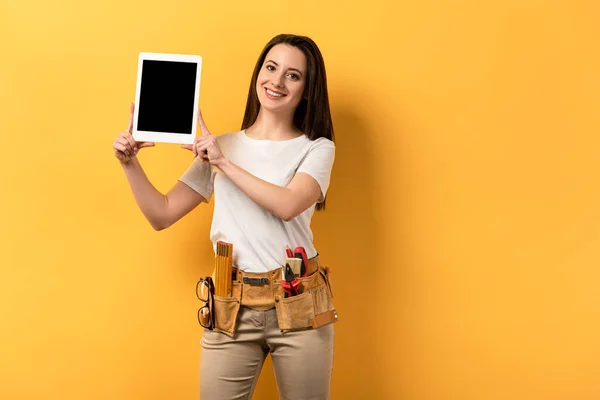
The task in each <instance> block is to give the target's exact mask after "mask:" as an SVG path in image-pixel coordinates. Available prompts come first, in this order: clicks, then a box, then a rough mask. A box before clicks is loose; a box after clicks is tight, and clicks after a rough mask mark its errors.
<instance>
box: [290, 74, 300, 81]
mask: <svg viewBox="0 0 600 400" xmlns="http://www.w3.org/2000/svg"><path fill="white" fill-rule="evenodd" d="M288 76H289V77H290V79H291V80H293V81H297V80H298V79H300V77H299V76H298V75H296V74H289V75H288Z"/></svg>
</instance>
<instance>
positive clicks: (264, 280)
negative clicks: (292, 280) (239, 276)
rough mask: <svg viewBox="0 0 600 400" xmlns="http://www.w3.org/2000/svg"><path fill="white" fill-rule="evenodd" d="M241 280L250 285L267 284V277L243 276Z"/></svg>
mask: <svg viewBox="0 0 600 400" xmlns="http://www.w3.org/2000/svg"><path fill="white" fill-rule="evenodd" d="M243 282H244V283H245V284H246V285H250V286H264V285H268V284H269V278H249V277H247V276H245V277H244V279H243Z"/></svg>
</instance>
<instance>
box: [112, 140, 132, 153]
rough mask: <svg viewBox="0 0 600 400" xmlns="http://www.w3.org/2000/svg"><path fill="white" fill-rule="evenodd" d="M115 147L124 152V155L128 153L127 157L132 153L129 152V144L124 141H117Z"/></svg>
mask: <svg viewBox="0 0 600 400" xmlns="http://www.w3.org/2000/svg"><path fill="white" fill-rule="evenodd" d="M113 148H114V149H115V150H117V151H119V152H121V153H123V154H124V155H126V156H127V157H129V156H130V155H131V153H130V152H129V149H127V146H126V145H124V144H123V143H119V142H118V141H116V142H115V143H114V144H113Z"/></svg>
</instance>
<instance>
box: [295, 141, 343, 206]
mask: <svg viewBox="0 0 600 400" xmlns="http://www.w3.org/2000/svg"><path fill="white" fill-rule="evenodd" d="M334 159H335V144H334V143H333V142H332V141H331V140H329V139H326V138H319V139H317V140H315V141H314V143H313V144H312V146H311V147H310V148H309V150H308V153H307V154H306V156H305V157H304V159H303V160H302V162H301V163H300V165H299V166H298V169H297V170H296V173H298V172H304V173H307V174H309V175H310V176H312V177H313V178H314V179H315V180H316V181H317V183H318V184H319V186H320V187H321V198H320V199H319V201H318V202H319V203H321V202H323V200H324V199H325V196H326V195H327V190H328V189H329V183H330V180H331V170H332V168H333V161H334Z"/></svg>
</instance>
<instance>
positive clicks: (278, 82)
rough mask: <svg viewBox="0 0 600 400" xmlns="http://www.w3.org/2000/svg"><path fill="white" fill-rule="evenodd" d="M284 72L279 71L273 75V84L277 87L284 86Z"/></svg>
mask: <svg viewBox="0 0 600 400" xmlns="http://www.w3.org/2000/svg"><path fill="white" fill-rule="evenodd" d="M284 79H285V74H284V73H280V74H278V75H277V76H275V77H273V85H275V87H277V88H283V87H284V86H285V81H284Z"/></svg>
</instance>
